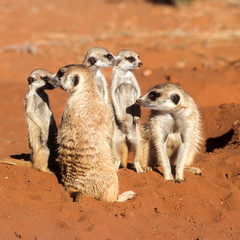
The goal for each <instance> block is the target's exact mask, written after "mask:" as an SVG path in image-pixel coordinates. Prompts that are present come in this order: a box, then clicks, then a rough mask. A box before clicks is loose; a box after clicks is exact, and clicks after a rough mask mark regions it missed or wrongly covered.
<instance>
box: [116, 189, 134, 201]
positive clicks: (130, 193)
mask: <svg viewBox="0 0 240 240" xmlns="http://www.w3.org/2000/svg"><path fill="white" fill-rule="evenodd" d="M136 196H137V194H136V193H135V192H133V191H131V190H130V191H126V192H124V193H122V194H120V195H118V196H117V202H125V201H127V200H130V199H134V198H135V197H136Z"/></svg>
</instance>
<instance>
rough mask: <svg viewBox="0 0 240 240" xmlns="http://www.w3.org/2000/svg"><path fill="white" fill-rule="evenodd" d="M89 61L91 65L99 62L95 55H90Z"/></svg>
mask: <svg viewBox="0 0 240 240" xmlns="http://www.w3.org/2000/svg"><path fill="white" fill-rule="evenodd" d="M88 62H89V63H90V64H91V65H94V64H95V63H96V62H97V59H96V58H95V57H90V58H89V59H88Z"/></svg>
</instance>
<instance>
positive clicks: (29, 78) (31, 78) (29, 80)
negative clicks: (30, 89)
mask: <svg viewBox="0 0 240 240" xmlns="http://www.w3.org/2000/svg"><path fill="white" fill-rule="evenodd" d="M27 80H28V84H29V85H30V84H32V83H33V82H34V78H33V77H28V79H27Z"/></svg>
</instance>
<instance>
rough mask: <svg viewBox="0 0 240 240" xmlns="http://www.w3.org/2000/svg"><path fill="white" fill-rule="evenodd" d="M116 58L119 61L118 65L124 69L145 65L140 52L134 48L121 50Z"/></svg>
mask: <svg viewBox="0 0 240 240" xmlns="http://www.w3.org/2000/svg"><path fill="white" fill-rule="evenodd" d="M116 59H117V60H118V61H119V63H118V64H117V67H118V68H120V69H122V70H124V71H127V70H132V69H137V68H139V67H141V66H142V65H143V63H142V62H141V61H140V59H139V56H138V54H137V53H136V52H134V51H132V50H126V49H124V50H121V51H120V52H119V53H118V54H117V56H116Z"/></svg>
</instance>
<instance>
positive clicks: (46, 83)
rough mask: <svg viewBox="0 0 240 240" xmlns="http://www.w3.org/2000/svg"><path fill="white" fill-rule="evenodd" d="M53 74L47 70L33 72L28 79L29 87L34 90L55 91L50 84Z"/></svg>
mask: <svg viewBox="0 0 240 240" xmlns="http://www.w3.org/2000/svg"><path fill="white" fill-rule="evenodd" d="M51 76H52V73H50V72H49V71H48V70H45V69H36V70H34V71H32V72H31V73H30V75H29V77H28V79H27V80H28V85H29V86H31V88H32V89H35V90H37V89H42V90H44V89H53V88H54V86H53V85H52V84H51V83H50V80H51Z"/></svg>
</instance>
